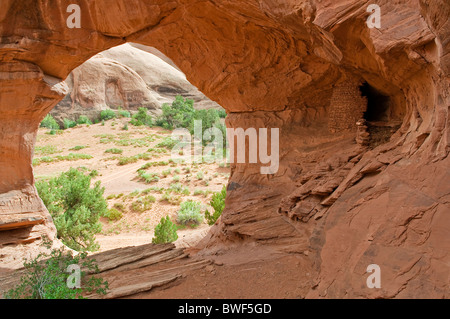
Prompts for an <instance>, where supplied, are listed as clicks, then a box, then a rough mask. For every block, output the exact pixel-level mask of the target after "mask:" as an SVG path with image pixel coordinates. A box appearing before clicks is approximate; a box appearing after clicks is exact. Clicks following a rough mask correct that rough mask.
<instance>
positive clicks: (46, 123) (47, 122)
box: [41, 114, 61, 130]
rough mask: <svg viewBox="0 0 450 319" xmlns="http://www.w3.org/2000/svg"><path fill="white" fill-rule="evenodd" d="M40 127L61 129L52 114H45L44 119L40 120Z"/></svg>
mask: <svg viewBox="0 0 450 319" xmlns="http://www.w3.org/2000/svg"><path fill="white" fill-rule="evenodd" d="M41 127H46V128H48V129H51V130H59V129H61V128H60V127H59V124H58V122H56V120H55V119H54V117H53V116H51V115H50V114H47V115H46V116H45V117H44V119H43V120H42V122H41Z"/></svg>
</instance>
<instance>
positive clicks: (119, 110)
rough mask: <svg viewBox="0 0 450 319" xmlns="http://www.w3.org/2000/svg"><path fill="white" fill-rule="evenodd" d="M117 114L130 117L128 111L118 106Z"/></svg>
mask: <svg viewBox="0 0 450 319" xmlns="http://www.w3.org/2000/svg"><path fill="white" fill-rule="evenodd" d="M117 116H118V117H126V118H128V117H131V114H130V112H128V111H126V110H123V109H122V108H120V107H119V109H118V110H117Z"/></svg>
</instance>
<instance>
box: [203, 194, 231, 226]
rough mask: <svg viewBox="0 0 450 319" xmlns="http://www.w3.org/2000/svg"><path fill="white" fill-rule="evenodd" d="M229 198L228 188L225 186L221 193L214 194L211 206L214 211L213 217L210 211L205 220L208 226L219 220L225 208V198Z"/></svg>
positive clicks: (207, 212)
mask: <svg viewBox="0 0 450 319" xmlns="http://www.w3.org/2000/svg"><path fill="white" fill-rule="evenodd" d="M226 196H227V188H226V186H225V185H224V186H223V188H222V190H221V191H220V192H217V193H214V195H213V196H212V197H211V201H210V203H209V204H210V205H211V207H212V208H213V209H214V213H213V214H212V215H211V214H210V213H209V211H208V210H206V211H205V218H206V221H207V222H208V225H214V223H215V222H216V221H217V219H219V217H220V215H222V212H223V210H224V208H225V197H226Z"/></svg>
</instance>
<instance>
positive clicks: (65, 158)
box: [32, 153, 92, 166]
mask: <svg viewBox="0 0 450 319" xmlns="http://www.w3.org/2000/svg"><path fill="white" fill-rule="evenodd" d="M91 158H92V156H91V155H88V154H74V153H69V155H57V156H55V157H51V156H44V157H41V158H34V159H33V162H32V164H33V166H38V165H40V164H42V163H53V162H61V161H77V160H82V159H91Z"/></svg>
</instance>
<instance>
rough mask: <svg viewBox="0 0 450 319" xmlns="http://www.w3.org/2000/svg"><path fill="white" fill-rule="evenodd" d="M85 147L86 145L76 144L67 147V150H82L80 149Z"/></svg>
mask: <svg viewBox="0 0 450 319" xmlns="http://www.w3.org/2000/svg"><path fill="white" fill-rule="evenodd" d="M86 147H87V146H84V145H77V146H74V147H72V148H69V151H79V150H82V149H84V148H86Z"/></svg>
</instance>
